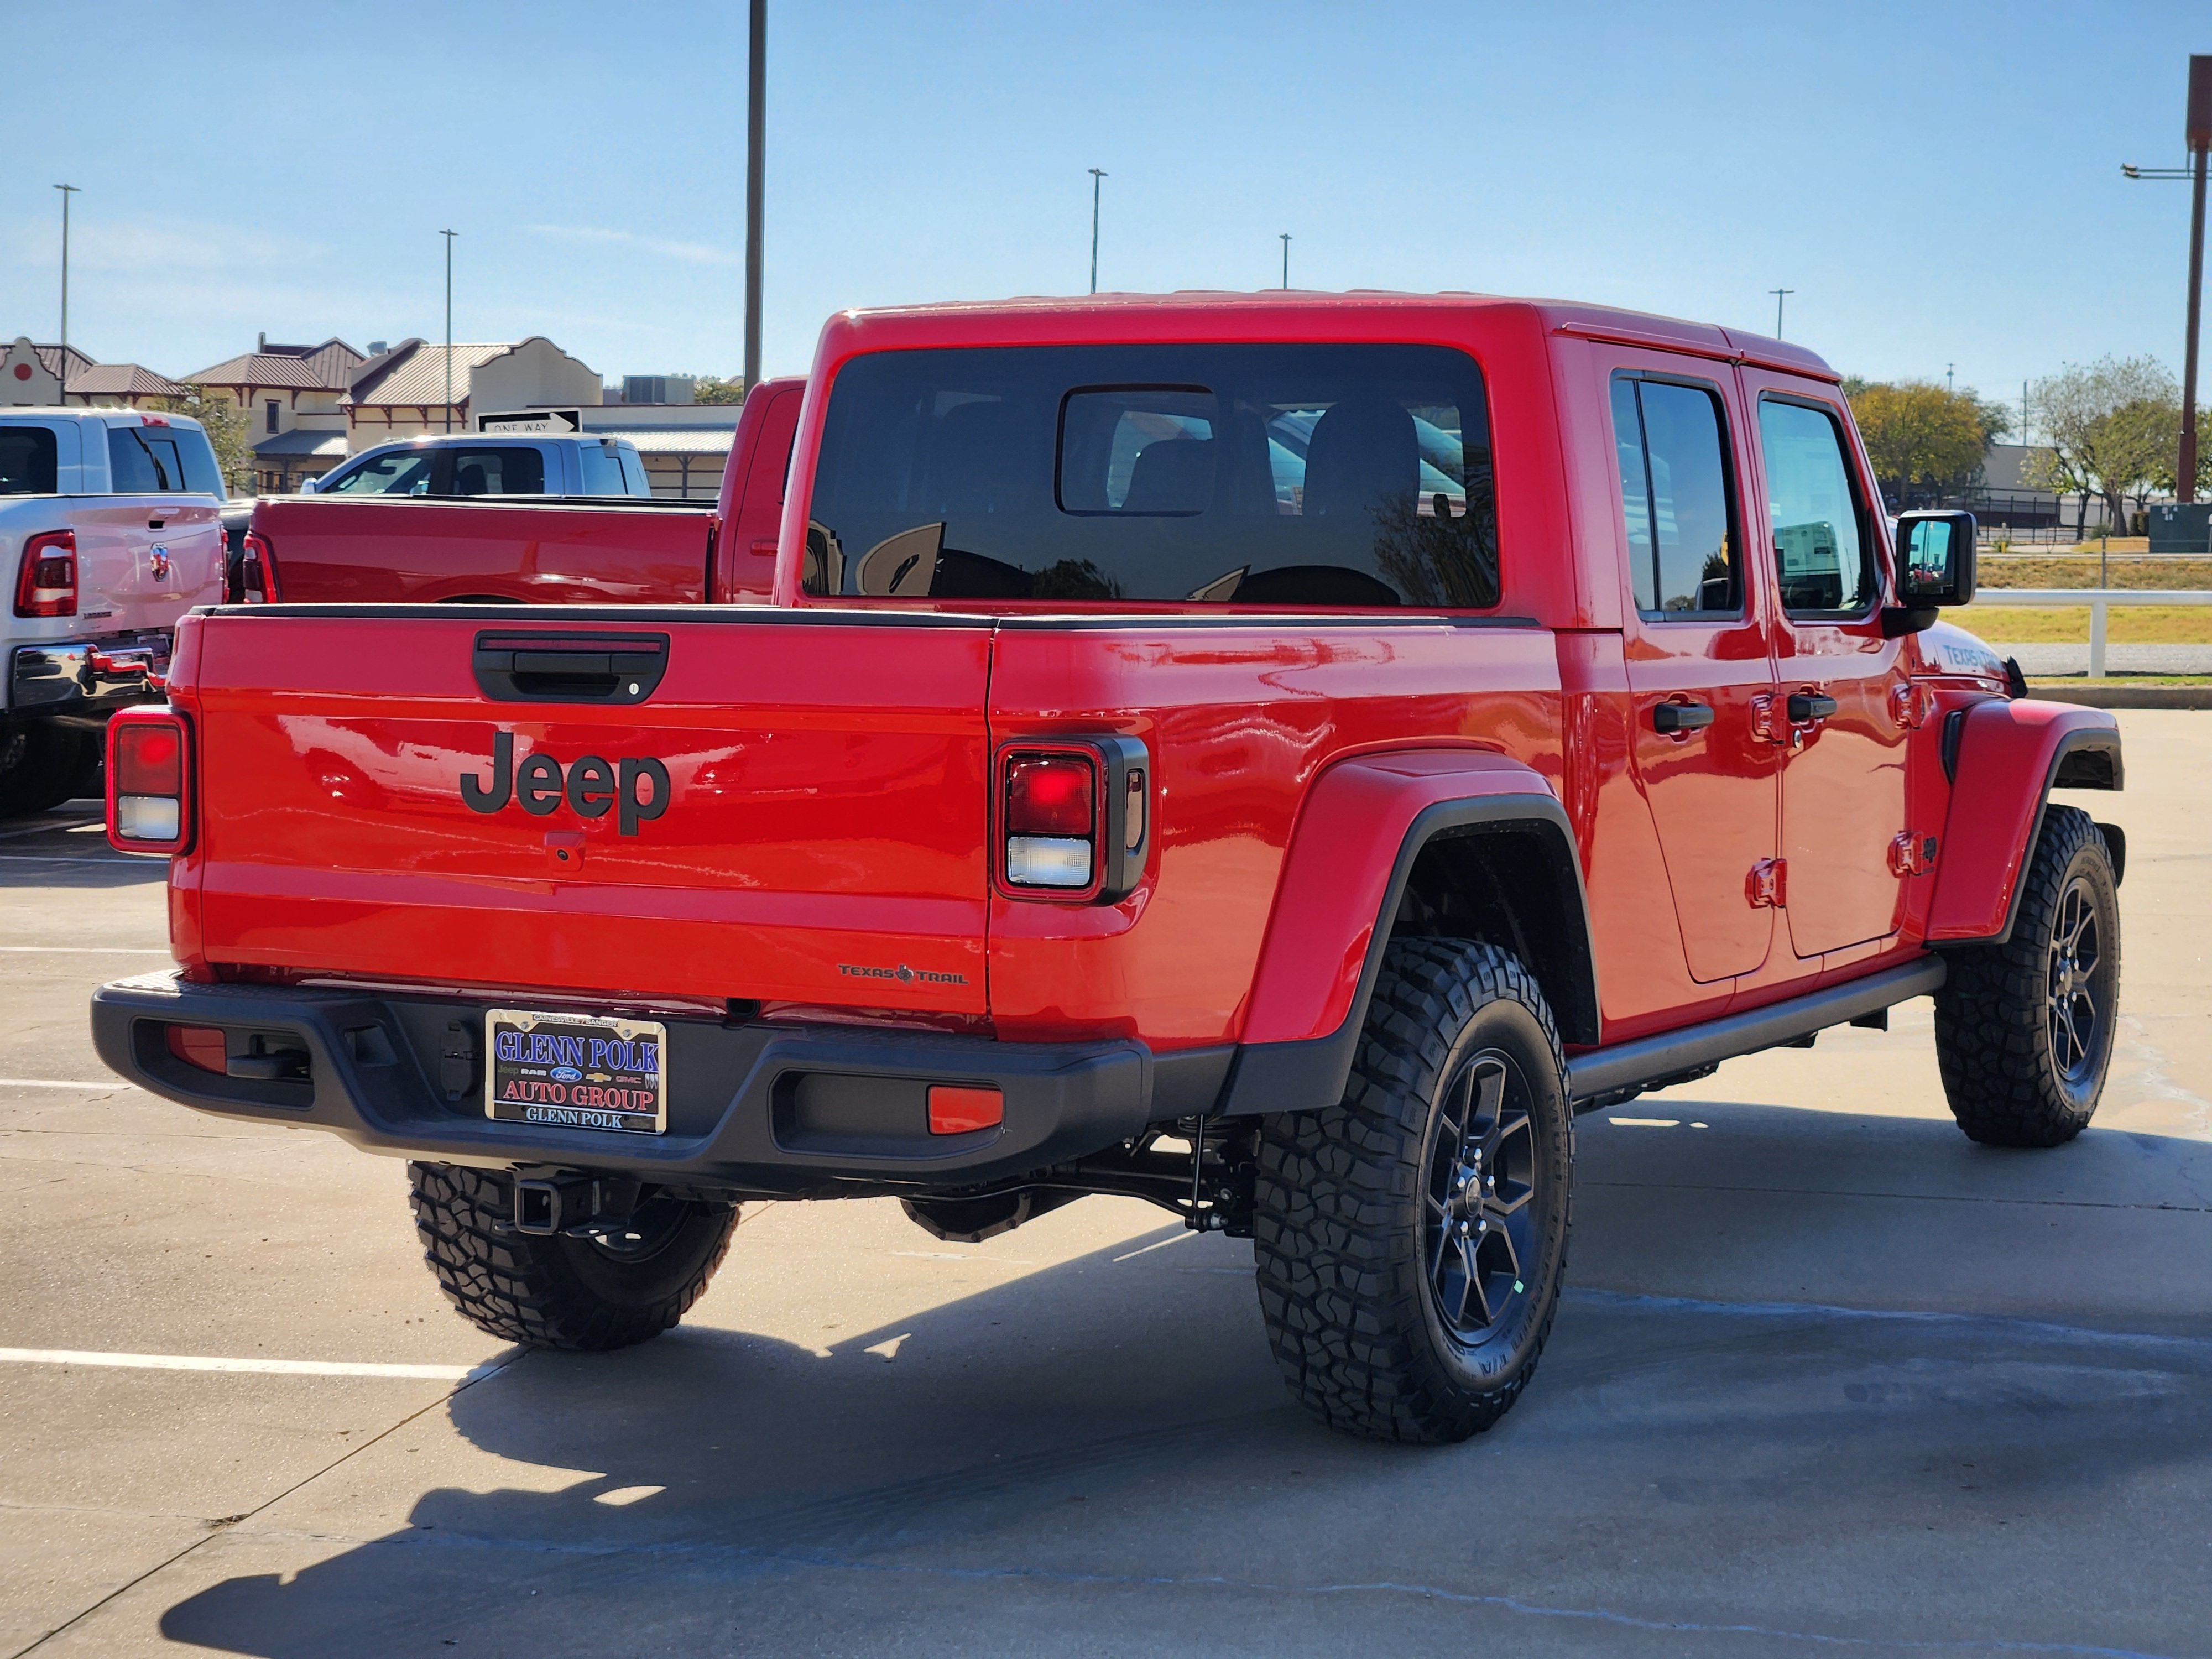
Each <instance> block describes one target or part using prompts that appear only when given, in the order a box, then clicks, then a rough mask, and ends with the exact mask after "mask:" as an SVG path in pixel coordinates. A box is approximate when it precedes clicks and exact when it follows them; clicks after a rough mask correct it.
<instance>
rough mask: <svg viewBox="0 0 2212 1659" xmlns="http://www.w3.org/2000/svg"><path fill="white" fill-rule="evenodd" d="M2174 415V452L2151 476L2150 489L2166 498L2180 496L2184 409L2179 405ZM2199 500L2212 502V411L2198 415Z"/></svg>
mask: <svg viewBox="0 0 2212 1659" xmlns="http://www.w3.org/2000/svg"><path fill="white" fill-rule="evenodd" d="M2173 415H2174V440H2173V448H2172V452H2171V453H2167V454H2166V455H2163V456H2161V457H2160V459H2159V463H2158V466H2157V469H2156V470H2155V471H2153V472H2152V474H2151V475H2150V487H2151V488H2152V489H2154V490H2156V491H2158V492H2159V494H2160V495H2174V494H2177V493H2178V492H2177V491H2176V490H2175V489H2174V486H2175V484H2176V483H2179V481H2180V477H2181V474H2180V470H2179V469H2180V465H2181V432H2180V426H2181V406H2180V405H2179V404H2175V405H2174V409H2173ZM2208 436H2212V409H2199V410H2197V500H2198V501H2212V442H2208V441H2206V440H2207V438H2208Z"/></svg>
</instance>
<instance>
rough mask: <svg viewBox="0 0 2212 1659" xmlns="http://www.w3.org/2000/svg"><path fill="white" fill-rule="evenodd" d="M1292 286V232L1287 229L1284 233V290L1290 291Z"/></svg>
mask: <svg viewBox="0 0 2212 1659" xmlns="http://www.w3.org/2000/svg"><path fill="white" fill-rule="evenodd" d="M1290 286H1291V233H1290V232H1289V231H1287V230H1286V231H1285V232H1284V233H1283V288H1284V290H1285V292H1288V291H1289V289H1290Z"/></svg>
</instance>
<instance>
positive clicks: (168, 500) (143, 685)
mask: <svg viewBox="0 0 2212 1659" xmlns="http://www.w3.org/2000/svg"><path fill="white" fill-rule="evenodd" d="M223 499H224V494H223V486H222V471H221V470H220V469H219V468H218V467H217V466H216V459H215V452H214V450H213V449H212V448H211V447H210V446H209V444H208V440H207V434H206V433H205V432H204V431H203V430H202V429H201V427H200V424H199V422H197V421H195V420H192V419H191V418H189V417H188V416H182V415H157V414H146V413H142V412H140V411H138V410H128V409H10V410H5V411H0V580H4V581H5V582H6V584H7V588H8V599H9V603H8V605H7V606H6V609H5V610H4V611H0V818H10V817H24V816H27V815H28V814H31V813H34V812H43V811H46V810H47V809H48V808H50V807H52V806H55V805H58V804H59V803H61V802H63V801H64V800H69V799H73V798H75V797H76V796H78V795H82V794H86V793H91V792H92V791H93V790H94V788H95V787H96V786H97V782H98V779H99V775H100V754H101V750H102V747H103V745H102V743H101V728H102V726H104V725H105V723H106V720H107V717H108V716H109V715H110V714H112V713H113V712H114V711H115V710H116V709H118V708H123V707H125V706H126V705H128V704H130V703H133V702H143V701H146V700H147V699H149V697H158V696H160V695H161V683H162V679H163V677H164V676H165V675H166V674H167V671H168V666H169V641H170V638H171V635H172V634H173V630H174V629H175V628H176V625H177V619H178V618H179V617H182V616H183V615H184V614H185V612H186V611H190V610H191V608H192V607H193V606H194V605H215V604H219V603H220V602H221V601H222V592H223V545H222V523H221V520H220V517H219V515H220V513H221V509H222V501H223Z"/></svg>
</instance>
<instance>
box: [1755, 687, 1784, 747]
mask: <svg viewBox="0 0 2212 1659" xmlns="http://www.w3.org/2000/svg"><path fill="white" fill-rule="evenodd" d="M1751 735H1752V736H1753V737H1754V738H1758V739H1759V742H1761V743H1781V742H1784V740H1785V739H1786V736H1787V734H1786V733H1784V732H1778V731H1776V730H1775V729H1774V694H1773V693H1772V692H1771V691H1762V692H1760V693H1759V695H1758V696H1755V697H1753V699H1752V700H1751Z"/></svg>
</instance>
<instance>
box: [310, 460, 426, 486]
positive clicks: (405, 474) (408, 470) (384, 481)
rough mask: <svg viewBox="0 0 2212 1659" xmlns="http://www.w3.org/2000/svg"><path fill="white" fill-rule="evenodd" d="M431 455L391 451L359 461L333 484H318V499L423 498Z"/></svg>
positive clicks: (341, 474)
mask: <svg viewBox="0 0 2212 1659" xmlns="http://www.w3.org/2000/svg"><path fill="white" fill-rule="evenodd" d="M430 467H431V452H430V451H429V450H427V449H395V450H393V451H392V453H390V454H388V455H378V456H374V457H373V458H371V459H368V460H366V461H363V462H362V463H361V465H358V466H356V467H355V468H353V469H352V470H351V471H347V472H342V473H340V474H338V475H337V477H336V479H335V481H333V482H331V483H323V484H319V485H318V486H316V489H315V493H316V494H317V495H428V493H429V490H430Z"/></svg>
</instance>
